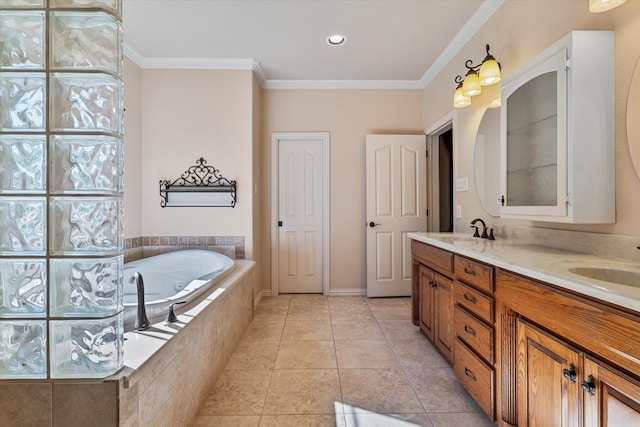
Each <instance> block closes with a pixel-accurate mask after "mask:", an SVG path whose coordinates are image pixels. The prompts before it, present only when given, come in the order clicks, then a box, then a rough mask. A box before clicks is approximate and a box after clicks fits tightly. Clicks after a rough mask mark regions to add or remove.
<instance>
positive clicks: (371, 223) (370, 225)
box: [369, 221, 380, 228]
mask: <svg viewBox="0 0 640 427" xmlns="http://www.w3.org/2000/svg"><path fill="white" fill-rule="evenodd" d="M376 225H380V224H378V223H375V222H373V221H371V222H370V223H369V227H371V228H373V227H375V226H376Z"/></svg>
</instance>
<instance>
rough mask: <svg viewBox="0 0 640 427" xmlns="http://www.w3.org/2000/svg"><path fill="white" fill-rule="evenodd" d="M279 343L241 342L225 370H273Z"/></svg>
mask: <svg viewBox="0 0 640 427" xmlns="http://www.w3.org/2000/svg"><path fill="white" fill-rule="evenodd" d="M279 347H280V342H279V341H240V343H238V345H237V347H236V349H235V350H234V352H233V354H232V355H231V359H230V360H229V362H228V363H227V366H226V367H225V369H273V366H274V365H275V362H276V356H277V355H278V348H279Z"/></svg>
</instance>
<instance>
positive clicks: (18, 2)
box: [0, 0, 44, 9]
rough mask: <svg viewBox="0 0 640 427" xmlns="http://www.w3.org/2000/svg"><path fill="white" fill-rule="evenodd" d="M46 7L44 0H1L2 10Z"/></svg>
mask: <svg viewBox="0 0 640 427" xmlns="http://www.w3.org/2000/svg"><path fill="white" fill-rule="evenodd" d="M38 6H44V0H0V9H11V8H14V7H16V8H18V7H38Z"/></svg>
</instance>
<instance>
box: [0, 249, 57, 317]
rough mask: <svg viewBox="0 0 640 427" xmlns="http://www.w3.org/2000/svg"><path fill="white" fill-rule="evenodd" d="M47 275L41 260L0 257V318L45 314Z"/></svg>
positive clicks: (40, 315) (42, 315) (43, 262)
mask: <svg viewBox="0 0 640 427" xmlns="http://www.w3.org/2000/svg"><path fill="white" fill-rule="evenodd" d="M46 275H47V268H46V264H45V261H44V260H43V259H0V317H5V318H6V317H44V316H45V315H46V311H45V310H46V307H45V301H46Z"/></svg>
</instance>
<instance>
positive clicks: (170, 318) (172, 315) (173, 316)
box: [165, 301, 186, 323]
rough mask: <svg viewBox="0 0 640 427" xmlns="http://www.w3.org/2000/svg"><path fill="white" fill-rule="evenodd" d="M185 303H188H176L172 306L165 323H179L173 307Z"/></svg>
mask: <svg viewBox="0 0 640 427" xmlns="http://www.w3.org/2000/svg"><path fill="white" fill-rule="evenodd" d="M185 303H186V301H180V302H174V303H173V304H171V305H170V306H169V313H167V318H166V319H165V322H167V323H174V322H177V321H178V318H177V317H176V313H175V312H174V311H173V306H174V305H178V304H185Z"/></svg>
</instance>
